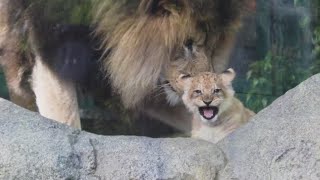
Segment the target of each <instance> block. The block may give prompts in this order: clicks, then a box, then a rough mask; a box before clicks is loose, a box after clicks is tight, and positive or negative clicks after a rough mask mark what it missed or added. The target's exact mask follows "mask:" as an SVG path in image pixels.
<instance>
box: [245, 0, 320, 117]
mask: <svg viewBox="0 0 320 180" xmlns="http://www.w3.org/2000/svg"><path fill="white" fill-rule="evenodd" d="M319 2H320V1H319V0H314V1H304V0H295V1H293V3H292V4H287V6H289V7H291V10H290V9H289V10H288V11H289V12H288V13H287V14H286V12H285V9H284V11H283V12H282V14H281V15H282V17H281V16H279V14H277V16H275V14H273V13H275V12H272V9H274V8H276V7H273V8H270V9H264V10H267V11H269V12H267V14H269V17H270V21H269V22H267V24H268V28H269V29H267V30H265V34H269V39H267V40H266V41H268V42H267V44H268V45H267V47H268V48H267V51H265V56H264V58H262V59H261V60H257V61H255V62H253V63H251V64H250V66H249V71H248V72H247V81H248V83H249V86H248V88H247V92H246V96H245V97H243V96H242V97H243V98H242V100H243V101H244V102H245V104H246V106H247V107H249V108H250V109H252V110H254V111H256V112H258V111H260V110H261V109H263V108H264V107H266V106H268V105H269V104H270V103H271V102H272V101H273V100H275V99H276V98H277V97H279V96H281V95H283V94H284V93H285V92H287V91H288V90H290V89H292V88H294V87H295V86H297V85H298V84H299V83H300V82H302V81H303V80H305V79H306V78H308V77H310V76H311V75H313V74H316V73H319V72H320V22H319V21H318V19H317V18H315V17H318V16H319V14H317V13H318V9H319ZM280 8H281V7H280ZM312 8H313V11H312V16H314V17H313V18H312V19H311V18H310V14H308V13H309V12H310V9H312ZM314 8H316V9H314ZM294 10H296V14H294V16H292V11H294ZM303 10H306V11H303ZM277 13H279V12H277ZM259 15H260V16H261V15H262V16H264V13H260V14H259ZM259 15H258V16H259ZM312 16H311V17H312ZM257 19H263V17H260V18H257ZM258 23H261V22H258ZM258 48H259V47H258Z"/></svg>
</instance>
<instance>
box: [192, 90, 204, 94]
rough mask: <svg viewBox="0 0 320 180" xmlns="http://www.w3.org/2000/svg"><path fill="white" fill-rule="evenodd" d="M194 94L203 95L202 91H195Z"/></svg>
mask: <svg viewBox="0 0 320 180" xmlns="http://www.w3.org/2000/svg"><path fill="white" fill-rule="evenodd" d="M193 92H194V93H196V94H202V92H201V90H195V91H193Z"/></svg>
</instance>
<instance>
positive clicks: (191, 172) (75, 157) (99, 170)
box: [0, 99, 226, 180]
mask: <svg viewBox="0 0 320 180" xmlns="http://www.w3.org/2000/svg"><path fill="white" fill-rule="evenodd" d="M225 164H226V162H225V158H224V156H223V153H222V152H221V151H220V150H219V149H218V148H217V147H216V146H215V145H213V144H210V143H206V142H204V141H196V140H192V139H184V138H176V139H152V138H145V137H124V136H122V137H121V136H114V137H110V136H109V137H106V136H98V135H94V134H90V133H86V132H82V131H78V130H74V129H72V128H69V127H67V126H64V125H62V124H59V123H56V122H53V121H51V120H48V119H45V118H43V117H40V116H39V115H38V114H37V113H32V112H29V111H26V110H24V109H22V108H19V107H17V106H15V105H13V104H11V103H9V102H7V101H5V100H2V99H1V100H0V179H1V180H2V179H5V180H7V179H27V180H28V179H32V180H33V179H46V180H48V179H69V180H70V179H112V180H114V179H148V180H149V179H199V180H205V179H214V178H215V176H216V174H217V173H218V171H220V170H221V169H222V168H223V167H224V166H225Z"/></svg>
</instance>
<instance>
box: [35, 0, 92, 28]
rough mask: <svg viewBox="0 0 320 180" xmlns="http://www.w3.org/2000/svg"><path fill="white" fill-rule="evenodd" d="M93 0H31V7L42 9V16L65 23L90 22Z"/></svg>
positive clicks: (50, 20)
mask: <svg viewBox="0 0 320 180" xmlns="http://www.w3.org/2000/svg"><path fill="white" fill-rule="evenodd" d="M91 7H92V1H88V0H67V1H65V0H55V1H48V0H31V4H30V8H34V9H37V10H40V12H38V13H39V14H41V17H40V18H43V19H45V20H46V21H49V22H58V23H65V24H89V23H90V20H91Z"/></svg>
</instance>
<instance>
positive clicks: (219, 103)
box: [179, 68, 255, 143]
mask: <svg viewBox="0 0 320 180" xmlns="http://www.w3.org/2000/svg"><path fill="white" fill-rule="evenodd" d="M234 78H235V72H234V70H233V69H231V68H230V69H228V70H227V71H225V72H224V73H222V74H215V73H211V72H204V73H201V74H199V75H197V76H195V77H187V76H181V77H180V80H179V83H180V85H181V87H183V89H184V93H183V95H182V100H183V103H184V104H185V106H186V107H187V108H188V110H189V111H191V112H192V113H193V116H194V117H193V127H192V132H191V135H192V137H195V138H200V139H204V140H207V141H210V142H213V143H216V142H218V141H220V140H221V139H223V138H224V137H225V136H227V135H228V134H229V133H231V132H233V131H234V130H235V129H237V128H238V127H240V126H241V125H243V124H245V123H247V122H248V121H249V119H250V118H251V117H252V116H253V115H255V113H254V112H252V111H250V110H249V109H247V108H245V107H244V106H243V104H242V103H241V102H240V101H239V100H238V99H237V98H235V97H234V90H233V88H232V84H231V83H232V80H233V79H234Z"/></svg>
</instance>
